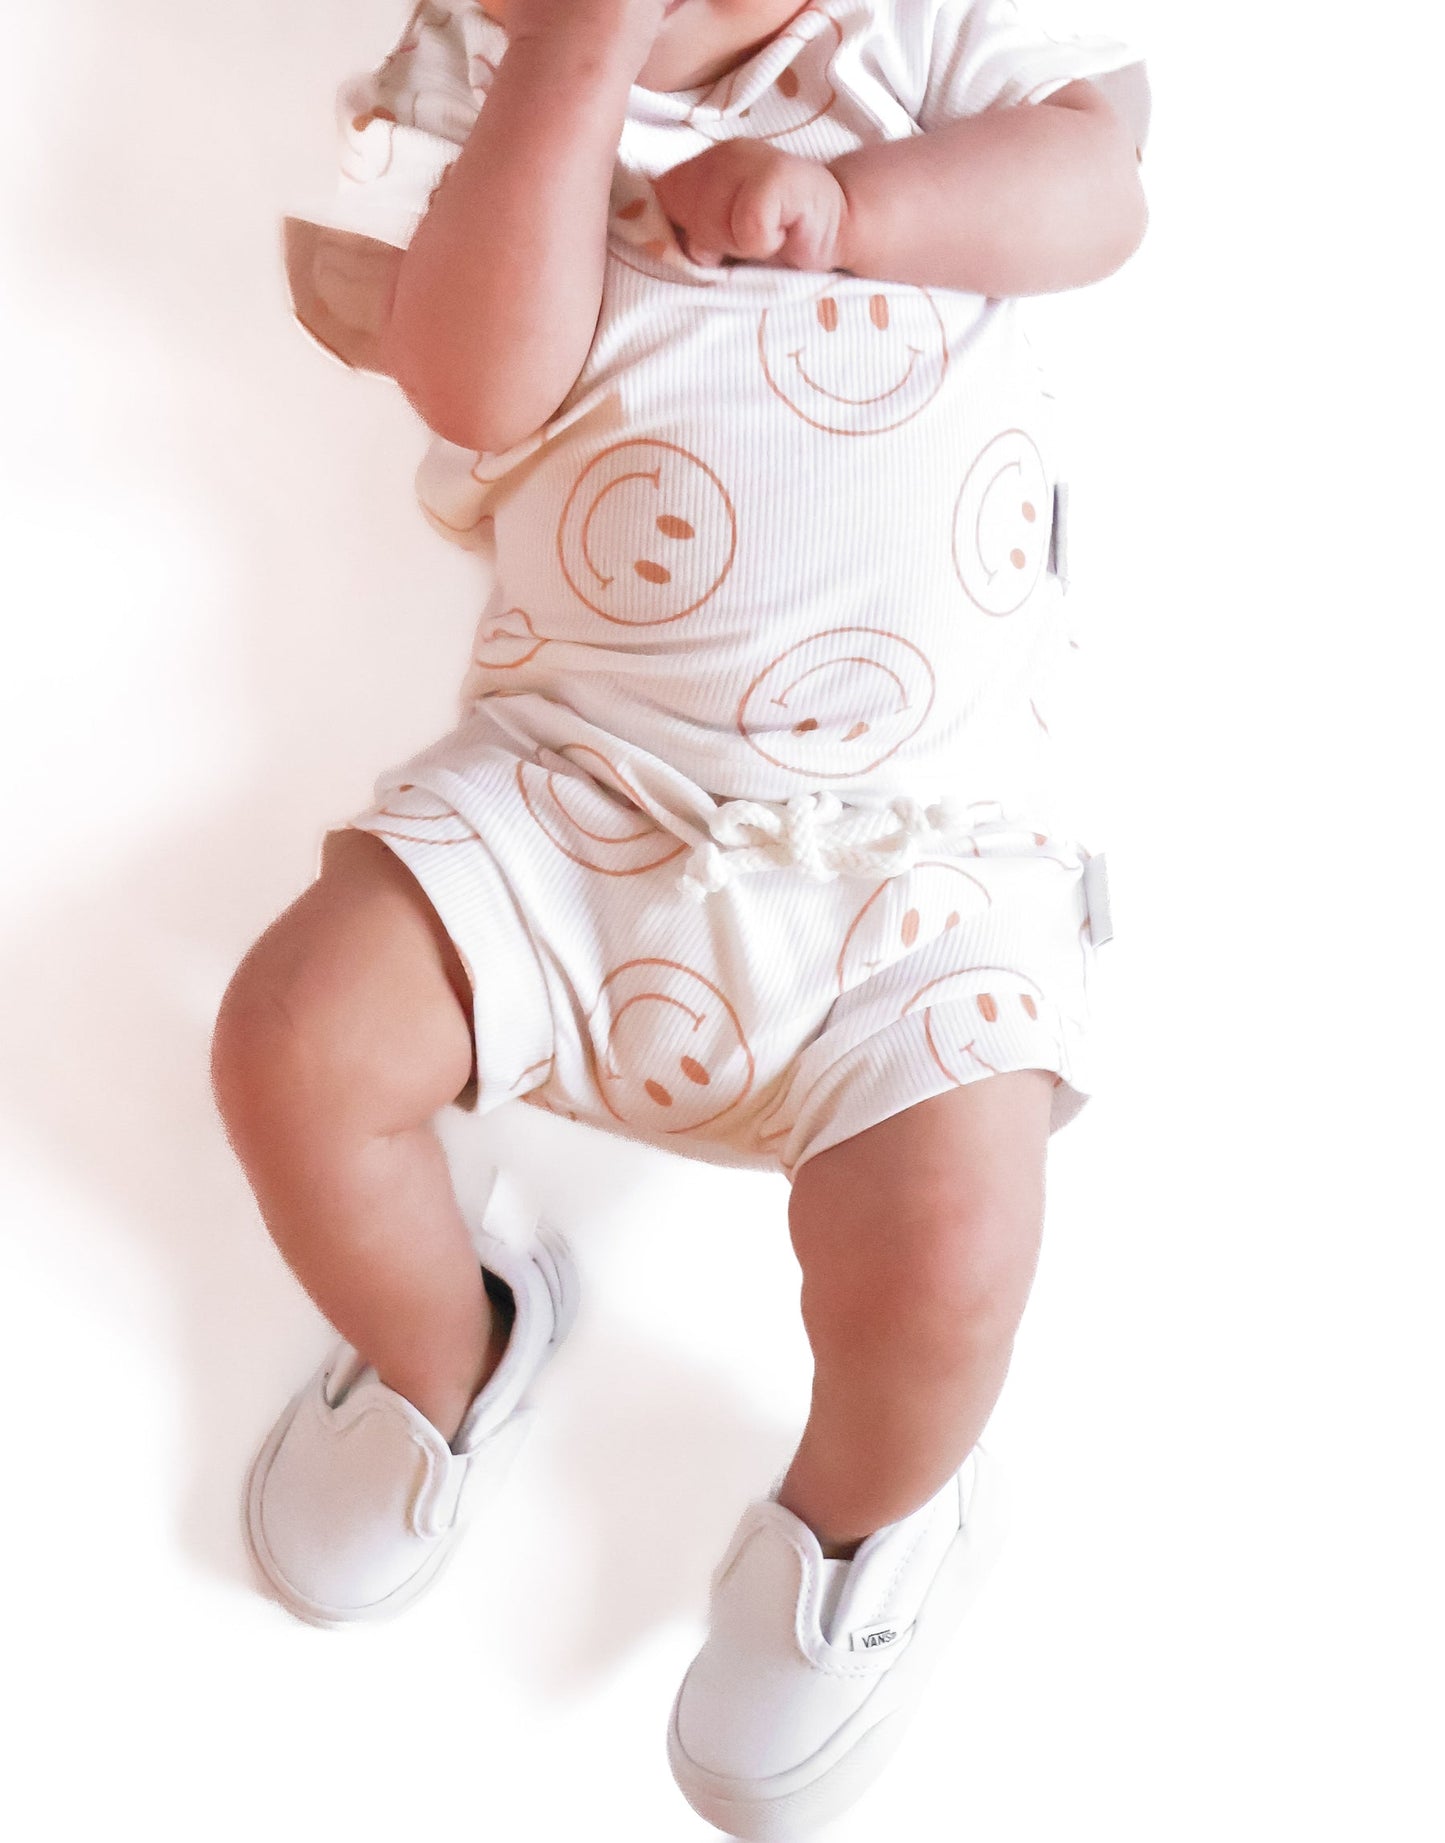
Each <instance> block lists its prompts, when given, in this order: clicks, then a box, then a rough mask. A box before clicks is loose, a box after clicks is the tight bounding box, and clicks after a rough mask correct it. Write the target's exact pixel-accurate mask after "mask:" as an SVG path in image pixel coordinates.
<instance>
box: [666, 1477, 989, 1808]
mask: <svg viewBox="0 0 1445 1843" xmlns="http://www.w3.org/2000/svg"><path fill="white" fill-rule="evenodd" d="M980 1457H982V1455H980ZM975 1465H976V1468H977V1469H976V1472H975V1479H974V1488H973V1495H972V1497H971V1499H970V1502H969V1513H968V1522H967V1524H966V1526H965V1527H964V1528H963V1529H961V1530H960V1531H959V1533H958V1535H957V1536H956V1537H955V1538H954V1541H953V1543H952V1545H951V1547H950V1548H949V1550H948V1552H947V1554H946V1555H945V1556H944V1558H943V1560H942V1562H941V1563H940V1564H939V1569H938V1573H937V1575H936V1576H935V1578H934V1585H933V1586H932V1588H931V1589H930V1590H929V1594H928V1598H927V1600H926V1602H925V1603H924V1606H923V1609H922V1611H921V1612H920V1614H919V1616H918V1620H917V1622H916V1624H915V1626H914V1629H913V1637H912V1639H911V1640H910V1641H909V1644H908V1648H907V1649H906V1650H905V1651H904V1652H903V1653H902V1655H901V1656H900V1657H899V1658H898V1660H897V1662H896V1663H895V1664H893V1665H892V1666H891V1668H890V1669H889V1670H888V1672H887V1674H886V1675H885V1676H883V1677H882V1678H881V1679H880V1680H879V1683H878V1686H877V1688H876V1689H875V1690H874V1691H873V1694H872V1695H871V1696H870V1697H869V1698H868V1700H867V1701H866V1702H865V1703H864V1704H863V1706H862V1707H861V1708H859V1709H857V1710H855V1711H854V1713H853V1714H852V1715H851V1716H850V1717H849V1718H848V1720H847V1721H846V1722H844V1724H843V1726H842V1727H841V1728H839V1729H838V1731H837V1733H835V1734H834V1735H833V1736H832V1737H831V1739H829V1740H828V1741H826V1742H825V1743H824V1745H823V1746H822V1747H820V1748H819V1749H818V1751H817V1752H816V1753H815V1754H813V1755H812V1757H811V1758H809V1759H807V1760H804V1761H803V1762H802V1763H801V1764H800V1765H798V1766H794V1767H790V1768H789V1769H788V1771H786V1772H783V1773H775V1774H772V1775H770V1776H768V1777H766V1778H762V1779H749V1778H744V1777H741V1776H735V1775H731V1774H723V1773H714V1772H709V1771H708V1769H707V1768H706V1767H704V1766H699V1765H698V1763H697V1762H696V1761H695V1760H694V1759H692V1758H691V1756H690V1755H689V1754H688V1753H687V1752H686V1750H685V1749H684V1747H683V1745H682V1739H681V1736H680V1735H679V1733H678V1719H677V1718H678V1710H679V1709H680V1707H681V1706H682V1687H679V1689H678V1692H677V1696H676V1697H675V1699H674V1701H673V1705H672V1717H671V1720H670V1721H669V1724H668V1733H667V1757H668V1762H669V1764H670V1765H671V1767H672V1775H673V1778H674V1779H675V1780H676V1781H677V1785H678V1789H679V1791H681V1793H682V1795H683V1797H684V1798H685V1799H686V1800H687V1802H688V1803H689V1804H690V1805H691V1806H692V1808H693V1810H694V1811H696V1812H697V1814H698V1816H699V1817H701V1818H705V1819H706V1820H707V1822H708V1823H710V1824H713V1825H715V1826H716V1827H717V1828H718V1829H719V1830H724V1831H728V1832H730V1833H731V1834H732V1835H733V1836H734V1837H740V1838H743V1839H745V1840H746V1843H791V1839H793V1838H796V1837H799V1836H802V1835H804V1834H805V1833H806V1832H808V1831H811V1830H814V1829H816V1828H817V1827H818V1826H820V1825H822V1824H827V1823H831V1822H832V1820H833V1819H834V1818H836V1817H839V1816H841V1815H842V1813H843V1812H844V1811H846V1810H848V1809H849V1808H850V1807H851V1806H852V1805H853V1804H854V1803H856V1801H857V1800H858V1799H859V1798H860V1797H861V1796H862V1795H863V1793H864V1792H865V1791H866V1790H867V1789H868V1787H869V1786H870V1785H871V1784H872V1783H873V1782H874V1780H875V1779H877V1777H878V1776H879V1774H880V1773H881V1772H882V1771H883V1768H884V1767H885V1766H886V1765H887V1763H888V1761H889V1759H890V1758H891V1757H892V1755H893V1753H894V1750H895V1749H896V1748H897V1746H898V1744H899V1743H900V1741H902V1739H903V1737H904V1735H905V1733H906V1732H907V1729H908V1721H909V1718H910V1717H911V1716H912V1714H913V1712H914V1709H915V1708H916V1706H917V1704H918V1702H919V1700H920V1698H921V1696H922V1694H923V1691H924V1689H925V1687H926V1685H927V1680H928V1677H929V1675H930V1674H931V1672H932V1670H933V1667H934V1665H935V1664H936V1663H937V1661H938V1659H939V1657H940V1656H941V1655H942V1652H943V1650H944V1648H945V1646H946V1644H947V1642H948V1640H949V1638H950V1637H951V1636H952V1635H953V1633H954V1632H955V1630H956V1629H957V1627H958V1624H959V1622H960V1621H961V1620H962V1619H963V1617H964V1615H965V1613H966V1612H967V1611H968V1609H969V1607H970V1605H971V1604H972V1602H973V1600H974V1598H975V1597H976V1595H977V1594H978V1592H979V1590H980V1589H981V1588H982V1586H983V1584H984V1582H985V1580H986V1579H987V1577H988V1575H989V1573H990V1572H991V1570H992V1568H993V1565H994V1562H995V1561H996V1560H997V1559H998V1554H999V1550H1000V1548H1001V1547H1002V1544H1003V1537H1004V1528H1005V1518H1004V1512H1003V1493H1002V1489H1001V1484H1000V1478H999V1470H998V1464H997V1461H996V1460H994V1459H993V1458H992V1457H989V1458H988V1461H987V1464H979V1462H978V1458H976V1459H975ZM683 1684H684V1686H685V1684H686V1678H684V1679H683Z"/></svg>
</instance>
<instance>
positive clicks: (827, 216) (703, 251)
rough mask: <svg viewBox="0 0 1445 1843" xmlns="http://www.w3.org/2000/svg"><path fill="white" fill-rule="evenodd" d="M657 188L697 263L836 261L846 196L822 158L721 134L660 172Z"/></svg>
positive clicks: (800, 265)
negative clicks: (735, 259) (727, 260)
mask: <svg viewBox="0 0 1445 1843" xmlns="http://www.w3.org/2000/svg"><path fill="white" fill-rule="evenodd" d="M654 190H655V191H656V193H657V199H658V203H659V204H660V205H661V206H662V209H663V211H664V212H665V213H666V214H667V216H668V217H669V218H670V219H671V221H672V223H673V224H674V225H675V226H676V228H677V230H678V232H679V234H680V236H681V238H682V242H683V246H684V248H685V250H686V252H687V254H688V255H689V256H690V257H691V258H692V260H693V261H694V262H696V263H702V264H705V265H707V266H710V267H711V266H714V265H716V264H717V263H719V262H721V261H722V259H723V257H725V256H734V257H738V258H741V260H742V261H744V262H774V263H781V264H783V265H785V266H786V267H788V268H792V269H831V268H833V267H835V266H836V253H837V250H838V248H839V243H840V232H841V229H842V225H843V220H844V217H845V215H846V212H847V198H846V195H845V194H844V191H843V188H842V186H840V185H839V183H838V181H837V180H836V179H835V178H834V177H833V175H832V173H831V172H829V170H828V168H827V167H826V166H824V165H822V163H821V162H820V161H817V160H804V159H802V158H800V156H799V155H797V154H785V153H781V152H779V150H778V149H777V148H776V147H770V146H769V145H768V144H767V143H766V142H764V141H750V140H747V139H745V138H740V139H738V140H733V141H720V142H719V143H718V144H717V145H716V146H714V147H709V148H705V149H704V151H703V152H702V153H700V154H696V155H694V156H693V158H692V159H691V160H684V161H683V163H682V165H681V166H675V167H673V168H672V170H671V171H670V172H667V173H664V174H663V175H662V176H661V178H659V179H657V180H655V181H654Z"/></svg>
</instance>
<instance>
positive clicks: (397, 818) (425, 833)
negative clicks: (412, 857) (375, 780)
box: [351, 781, 477, 845]
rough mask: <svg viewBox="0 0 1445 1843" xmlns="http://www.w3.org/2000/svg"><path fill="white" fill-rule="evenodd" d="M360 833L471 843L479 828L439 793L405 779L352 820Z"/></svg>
mask: <svg viewBox="0 0 1445 1843" xmlns="http://www.w3.org/2000/svg"><path fill="white" fill-rule="evenodd" d="M351 824H352V826H353V828H354V829H355V830H356V831H358V832H375V833H377V834H378V836H380V837H382V838H401V839H406V840H407V841H408V842H409V843H411V844H414V845H471V844H475V843H476V842H477V834H476V832H475V830H474V829H473V828H472V827H471V826H469V825H468V824H467V822H466V820H465V819H463V818H462V816H461V814H460V813H458V812H456V811H455V810H454V809H453V808H452V807H450V806H448V805H447V803H446V801H445V800H443V799H442V798H441V797H440V796H439V795H437V794H434V793H429V792H428V791H427V789H426V788H425V787H417V786H414V785H413V784H412V783H411V782H410V781H403V782H402V784H401V785H400V786H399V787H394V788H392V789H391V791H390V792H389V793H388V794H387V795H386V797H385V798H384V799H382V800H378V801H377V803H376V805H375V806H373V807H369V808H368V809H367V811H366V812H364V813H362V814H360V815H359V816H358V817H357V818H355V819H353V820H352V821H351Z"/></svg>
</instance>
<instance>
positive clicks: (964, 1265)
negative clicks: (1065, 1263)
mask: <svg viewBox="0 0 1445 1843" xmlns="http://www.w3.org/2000/svg"><path fill="white" fill-rule="evenodd" d="M1053 1090H1054V1077H1053V1076H1052V1075H1051V1074H1049V1073H1047V1072H1045V1071H1043V1070H1040V1069H1023V1070H1017V1071H1014V1072H1011V1073H1009V1074H1005V1075H990V1076H985V1077H982V1078H980V1079H979V1080H977V1081H973V1082H969V1083H967V1084H966V1085H965V1086H962V1087H959V1088H953V1089H950V1090H949V1091H948V1092H947V1093H944V1094H939V1095H935V1096H934V1097H933V1098H932V1099H930V1100H926V1101H922V1102H920V1103H918V1104H917V1105H916V1106H913V1107H910V1108H907V1109H906V1110H905V1111H904V1112H902V1113H900V1114H895V1115H894V1116H893V1117H892V1118H891V1119H888V1120H883V1121H881V1122H880V1123H879V1124H878V1125H877V1126H872V1127H869V1128H868V1129H867V1131H865V1132H862V1133H859V1134H858V1135H857V1136H856V1137H854V1138H852V1139H848V1140H845V1141H843V1142H842V1143H841V1144H840V1145H835V1146H831V1147H829V1148H828V1149H827V1150H825V1151H822V1152H819V1153H817V1154H816V1155H815V1156H814V1157H813V1158H811V1159H809V1160H808V1162H807V1163H806V1164H805V1165H803V1167H802V1168H801V1169H800V1170H799V1172H798V1173H797V1177H796V1180H795V1182H794V1185H793V1191H792V1197H791V1201H790V1206H789V1226H790V1229H791V1232H792V1239H793V1247H794V1249H795V1250H796V1252H797V1256H798V1259H799V1262H800V1263H801V1265H802V1269H803V1298H802V1302H803V1320H804V1324H805V1326H806V1329H807V1333H808V1339H809V1342H810V1343H811V1345H812V1347H813V1358H814V1375H813V1398H812V1407H811V1412H810V1414H809V1417H808V1424H807V1427H806V1428H805V1430H804V1433H803V1439H802V1443H801V1445H800V1446H799V1448H798V1452H797V1454H796V1456H795V1458H794V1460H793V1463H792V1466H791V1468H790V1469H789V1471H788V1474H787V1477H786V1478H785V1480H784V1481H783V1485H782V1487H781V1489H780V1490H779V1492H778V1501H779V1502H780V1503H781V1504H782V1505H783V1507H784V1508H785V1509H787V1510H791V1511H792V1512H793V1514H794V1515H795V1516H796V1517H799V1518H800V1519H801V1520H802V1521H803V1522H804V1523H806V1524H807V1525H808V1526H809V1528H810V1529H812V1530H813V1532H814V1534H815V1535H816V1536H817V1537H818V1538H819V1540H820V1541H821V1542H822V1543H823V1544H824V1547H825V1550H826V1551H832V1552H834V1553H842V1554H849V1553H851V1552H852V1549H853V1548H854V1547H855V1546H856V1545H857V1543H858V1542H859V1541H861V1540H862V1538H863V1537H865V1536H868V1535H871V1534H872V1533H873V1531H874V1530H877V1529H881V1528H883V1526H884V1525H885V1524H888V1523H894V1522H897V1521H898V1520H899V1519H900V1518H901V1517H904V1516H907V1515H908V1514H909V1513H910V1512H911V1511H914V1510H917V1509H918V1508H919V1506H920V1505H922V1504H924V1503H926V1502H927V1500H928V1499H929V1498H930V1497H932V1496H933V1494H934V1493H935V1492H936V1491H938V1490H939V1489H940V1488H941V1487H942V1485H943V1484H944V1482H945V1481H946V1480H947V1478H948V1477H949V1476H950V1474H951V1473H953V1472H955V1471H957V1470H958V1468H959V1466H960V1465H962V1463H963V1461H964V1459H965V1458H966V1457H967V1455H968V1453H969V1452H970V1451H971V1449H972V1448H973V1446H974V1444H975V1442H976V1441H977V1439H978V1436H979V1434H980V1433H981V1432H982V1431H983V1428H984V1426H985V1424H986V1423H987V1421H988V1417H989V1415H990V1414H991V1412H992V1411H993V1406H994V1403H995V1402H996V1401H997V1400H998V1397H999V1393H1000V1391H1001V1389H1002V1388H1003V1381H1004V1376H1005V1374H1006V1373H1007V1371H1008V1366H1009V1360H1010V1358H1011V1356H1012V1354H1013V1341H1014V1334H1015V1332H1016V1331H1017V1329H1018V1324H1019V1320H1020V1318H1021V1317H1022V1315H1023V1309H1024V1304H1025V1301H1026V1300H1027V1298H1028V1293H1029V1288H1030V1286H1031V1285H1032V1283H1033V1276H1034V1271H1035V1268H1036V1267H1037V1264H1038V1253H1039V1244H1040V1239H1041V1234H1042V1228H1043V1204H1044V1160H1045V1153H1046V1149H1047V1144H1048V1132H1049V1115H1050V1108H1051V1104H1052V1096H1053Z"/></svg>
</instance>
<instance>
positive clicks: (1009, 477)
mask: <svg viewBox="0 0 1445 1843" xmlns="http://www.w3.org/2000/svg"><path fill="white" fill-rule="evenodd" d="M1052 532H1053V488H1052V487H1051V486H1050V484H1049V477H1048V472H1047V470H1046V469H1045V467H1044V458H1043V456H1042V455H1041V454H1040V453H1039V451H1038V449H1037V447H1036V446H1035V445H1034V443H1033V441H1032V439H1031V438H1030V437H1029V436H1027V435H1025V433H1024V432H1023V430H1022V429H1006V430H1005V431H1004V433H1003V434H1002V435H996V436H995V437H994V439H993V440H992V441H991V442H990V443H989V444H988V446H987V447H986V448H985V449H984V451H983V453H982V454H981V455H979V457H978V459H977V460H976V461H975V462H974V463H973V465H972V467H970V468H969V470H968V473H967V475H966V476H965V477H964V482H963V485H962V487H960V489H959V494H958V500H957V503H956V504H955V506H954V510H953V567H954V569H955V570H956V571H957V572H958V580H959V581H960V582H961V583H962V584H963V590H964V593H965V594H966V595H967V596H968V598H969V600H970V601H971V602H973V604H974V606H975V607H978V608H981V609H982V610H983V612H984V613H985V614H997V615H1003V614H1013V613H1014V612H1015V611H1016V610H1017V609H1019V608H1022V607H1023V605H1024V603H1025V602H1026V601H1027V600H1028V598H1029V597H1030V595H1032V594H1033V592H1034V585H1035V584H1036V583H1037V582H1038V579H1039V576H1040V575H1041V573H1042V572H1043V568H1044V565H1045V564H1046V563H1047V562H1048V557H1049V539H1050V537H1051V535H1052Z"/></svg>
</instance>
